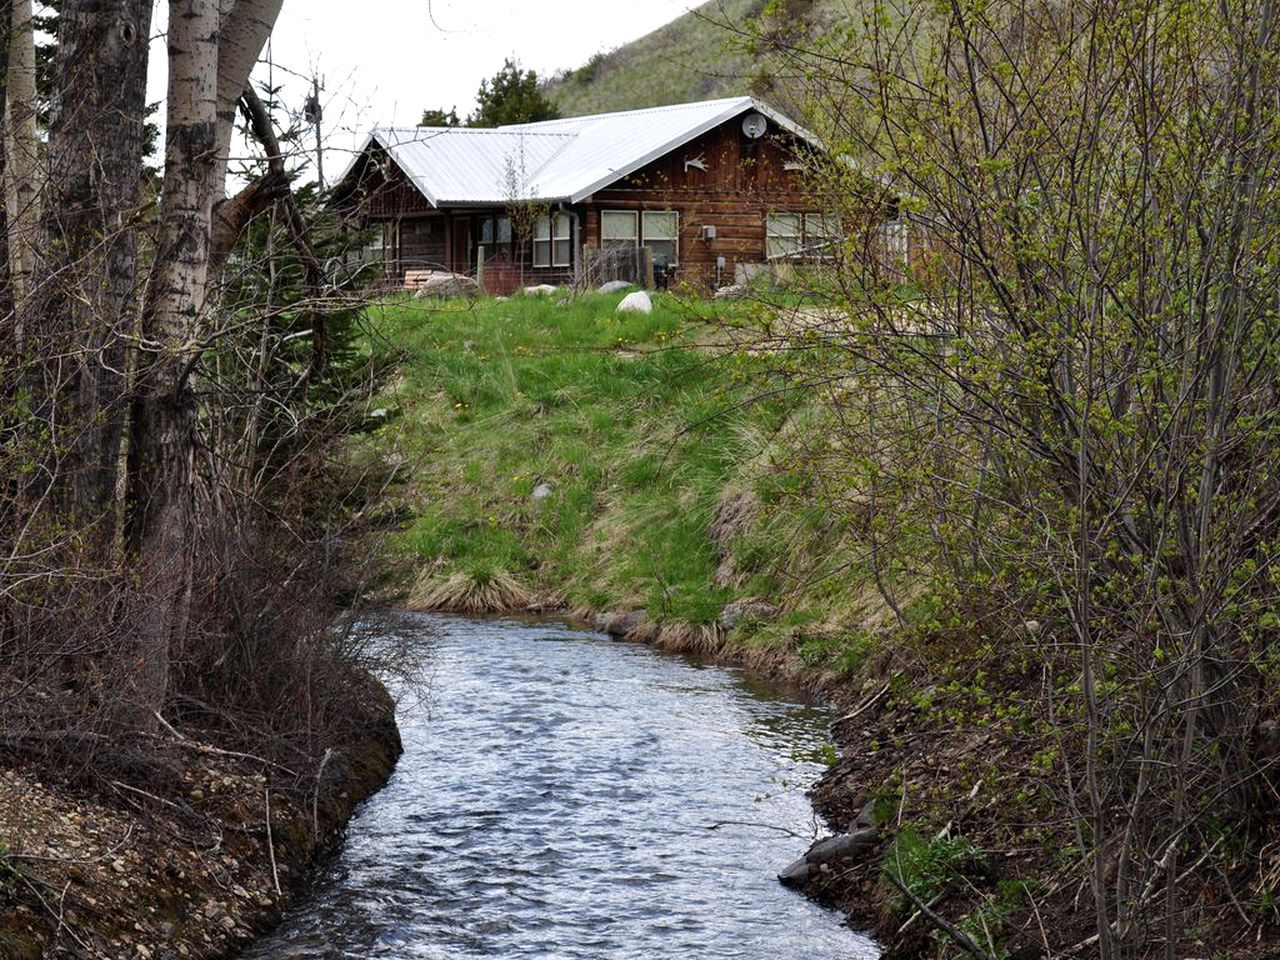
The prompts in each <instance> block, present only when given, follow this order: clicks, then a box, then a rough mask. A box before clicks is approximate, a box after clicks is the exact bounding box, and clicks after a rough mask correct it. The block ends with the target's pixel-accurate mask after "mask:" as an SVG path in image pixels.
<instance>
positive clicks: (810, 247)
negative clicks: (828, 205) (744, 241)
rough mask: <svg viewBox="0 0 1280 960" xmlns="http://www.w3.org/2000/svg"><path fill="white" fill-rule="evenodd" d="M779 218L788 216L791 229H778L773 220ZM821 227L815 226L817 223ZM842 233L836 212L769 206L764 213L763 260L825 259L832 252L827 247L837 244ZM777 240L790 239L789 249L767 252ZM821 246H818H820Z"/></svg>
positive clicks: (775, 220) (830, 255) (828, 257)
mask: <svg viewBox="0 0 1280 960" xmlns="http://www.w3.org/2000/svg"><path fill="white" fill-rule="evenodd" d="M782 218H786V219H788V220H790V221H791V222H792V223H793V225H794V232H786V233H782V232H779V231H778V230H777V229H776V228H775V223H776V222H777V221H778V220H781V219H782ZM819 224H820V225H821V229H820V230H819V229H815V227H817V226H818V225H819ZM843 236H844V230H843V228H842V227H841V225H840V215H839V214H836V213H822V212H818V211H812V210H770V211H768V212H767V213H766V214H765V226H764V244H765V247H764V255H765V259H766V260H799V259H811V260H829V259H831V258H832V257H833V256H834V254H832V253H831V251H830V250H829V249H828V248H829V247H830V246H831V245H832V244H838V243H839V242H840V240H841V239H842V238H843ZM778 241H790V244H789V246H790V249H788V250H783V251H781V252H778V253H773V252H771V250H772V248H773V246H774V244H775V243H776V242H778ZM820 246H821V249H820Z"/></svg>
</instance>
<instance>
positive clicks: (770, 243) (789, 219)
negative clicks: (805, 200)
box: [765, 213, 804, 260]
mask: <svg viewBox="0 0 1280 960" xmlns="http://www.w3.org/2000/svg"><path fill="white" fill-rule="evenodd" d="M803 248H804V217H803V215H802V214H799V213H771V214H769V217H768V220H767V222H766V224H765V255H766V256H767V257H768V258H769V259H770V260H772V259H774V258H775V257H794V256H795V255H796V254H798V253H799V252H800V251H801V250H802V249H803Z"/></svg>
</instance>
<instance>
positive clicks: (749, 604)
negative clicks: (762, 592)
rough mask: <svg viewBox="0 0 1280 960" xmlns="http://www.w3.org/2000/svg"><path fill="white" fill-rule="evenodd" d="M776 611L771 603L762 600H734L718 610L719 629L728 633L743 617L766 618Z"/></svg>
mask: <svg viewBox="0 0 1280 960" xmlns="http://www.w3.org/2000/svg"><path fill="white" fill-rule="evenodd" d="M777 612H778V611H777V608H775V607H774V605H773V604H771V603H765V602H764V601H763V600H734V601H733V602H732V603H726V604H725V605H724V609H723V610H721V611H720V618H719V623H720V629H721V630H723V631H724V632H725V633H728V632H729V631H730V630H732V629H733V628H734V627H736V626H737V625H738V624H739V623H741V622H742V621H743V620H744V619H747V618H750V619H755V620H767V619H768V618H770V617H772V616H774V615H776V614H777Z"/></svg>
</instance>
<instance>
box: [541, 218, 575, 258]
mask: <svg viewBox="0 0 1280 960" xmlns="http://www.w3.org/2000/svg"><path fill="white" fill-rule="evenodd" d="M572 231H573V225H572V224H571V223H570V220H569V215H568V214H566V213H557V214H555V215H554V216H550V217H539V218H538V219H537V222H536V223H534V225H533V265H534V266H535V267H567V266H569V265H570V261H571V258H572V255H573V240H572Z"/></svg>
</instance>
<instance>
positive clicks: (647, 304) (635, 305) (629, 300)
mask: <svg viewBox="0 0 1280 960" xmlns="http://www.w3.org/2000/svg"><path fill="white" fill-rule="evenodd" d="M618 312H619V313H653V301H652V300H650V299H649V294H647V293H645V292H644V291H643V290H637V291H635V293H628V294H627V295H626V296H625V297H623V298H622V302H621V303H620V304H618Z"/></svg>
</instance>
